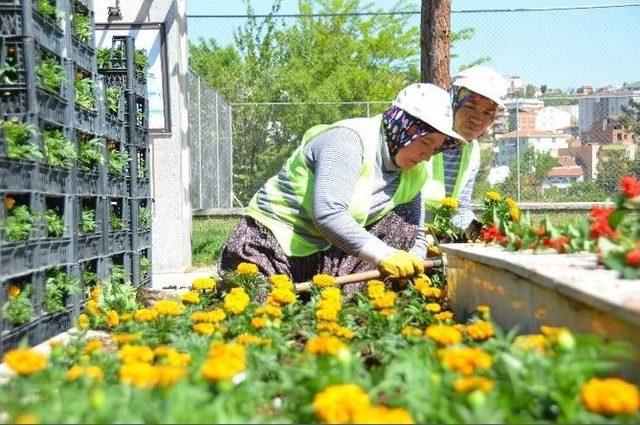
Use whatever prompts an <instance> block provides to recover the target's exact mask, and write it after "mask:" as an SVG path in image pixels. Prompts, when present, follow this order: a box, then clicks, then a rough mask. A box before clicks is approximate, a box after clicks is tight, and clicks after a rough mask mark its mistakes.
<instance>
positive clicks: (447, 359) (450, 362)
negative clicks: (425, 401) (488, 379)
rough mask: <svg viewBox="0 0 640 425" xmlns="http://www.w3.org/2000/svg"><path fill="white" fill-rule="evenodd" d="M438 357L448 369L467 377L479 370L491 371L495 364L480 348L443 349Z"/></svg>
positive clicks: (439, 351)
mask: <svg viewBox="0 0 640 425" xmlns="http://www.w3.org/2000/svg"><path fill="white" fill-rule="evenodd" d="M438 357H439V358H440V361H442V363H443V364H444V365H445V366H446V367H448V368H449V369H451V370H453V371H456V372H460V373H462V374H463V375H465V376H469V375H472V374H473V373H474V372H475V371H476V370H479V369H489V368H490V367H491V365H492V364H493V360H492V358H491V356H490V355H489V354H487V353H485V352H484V351H482V350H480V349H479V348H469V347H451V348H443V349H441V350H438Z"/></svg>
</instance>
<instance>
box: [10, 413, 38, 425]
mask: <svg viewBox="0 0 640 425" xmlns="http://www.w3.org/2000/svg"><path fill="white" fill-rule="evenodd" d="M13 423H14V424H16V425H27V424H29V425H31V424H39V423H40V417H39V416H38V415H36V414H35V413H21V414H19V415H18V416H16V417H15V419H14V420H13Z"/></svg>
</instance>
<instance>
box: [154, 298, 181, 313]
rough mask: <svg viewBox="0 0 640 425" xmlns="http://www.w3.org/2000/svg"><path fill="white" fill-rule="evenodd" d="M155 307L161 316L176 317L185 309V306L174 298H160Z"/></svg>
mask: <svg viewBox="0 0 640 425" xmlns="http://www.w3.org/2000/svg"><path fill="white" fill-rule="evenodd" d="M153 309H154V310H155V311H157V312H158V315H160V316H172V317H175V316H178V315H180V314H181V313H182V312H183V311H184V310H185V306H184V305H182V304H180V303H178V302H176V301H173V300H160V301H158V302H156V303H155V304H154V305H153Z"/></svg>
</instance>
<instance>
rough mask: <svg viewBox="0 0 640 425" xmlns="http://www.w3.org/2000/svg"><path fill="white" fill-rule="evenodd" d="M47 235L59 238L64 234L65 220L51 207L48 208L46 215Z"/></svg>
mask: <svg viewBox="0 0 640 425" xmlns="http://www.w3.org/2000/svg"><path fill="white" fill-rule="evenodd" d="M44 219H45V228H46V230H47V236H50V237H57V238H59V237H60V236H62V235H63V234H64V220H63V219H62V217H61V216H59V215H58V214H56V212H55V211H54V210H52V209H51V208H47V211H46V213H45V216H44Z"/></svg>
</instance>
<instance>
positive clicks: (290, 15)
mask: <svg viewBox="0 0 640 425" xmlns="http://www.w3.org/2000/svg"><path fill="white" fill-rule="evenodd" d="M626 7H640V4H639V3H627V4H603V5H592V6H571V7H569V6H567V7H530V8H511V9H465V10H452V11H451V13H452V14H457V13H460V14H462V13H513V12H555V11H563V10H595V9H619V8H626ZM419 14H420V11H419V10H417V11H410V10H400V11H395V12H393V11H392V12H336V13H308V14H299V13H283V14H274V15H268V14H259V15H187V18H268V17H273V18H321V17H337V16H389V15H419Z"/></svg>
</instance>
